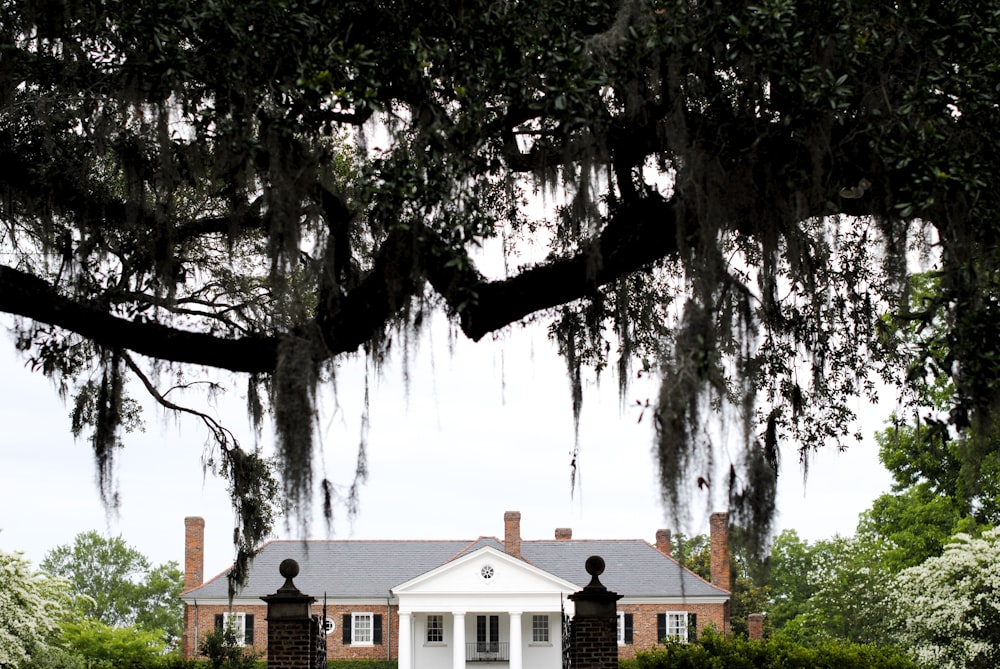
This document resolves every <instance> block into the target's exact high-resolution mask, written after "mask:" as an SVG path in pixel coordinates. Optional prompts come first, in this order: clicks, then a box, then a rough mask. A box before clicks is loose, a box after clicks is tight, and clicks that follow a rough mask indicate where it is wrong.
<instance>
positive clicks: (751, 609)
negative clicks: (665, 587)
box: [671, 533, 770, 636]
mask: <svg viewBox="0 0 1000 669" xmlns="http://www.w3.org/2000/svg"><path fill="white" fill-rule="evenodd" d="M729 546H730V553H729V570H730V576H731V583H732V590H731V591H732V595H733V597H732V600H731V608H730V614H729V623H730V627H731V630H732V632H733V633H734V634H740V635H743V636H746V634H747V616H748V615H750V614H751V613H760V612H762V611H765V610H766V609H767V608H768V604H769V592H770V588H769V586H767V585H766V584H762V583H761V581H762V578H761V574H762V573H763V569H762V565H761V564H760V562H759V560H758V559H757V557H756V555H755V553H754V551H752V550H749V549H748V547H747V545H746V544H745V542H742V541H740V537H739V534H737V533H734V535H733V536H730V544H729ZM671 555H672V556H673V557H674V559H676V560H677V561H678V562H680V563H681V564H682V565H684V566H685V567H687V568H688V569H690V570H691V571H693V572H694V573H696V574H698V576H701V577H702V578H703V579H705V580H706V581H711V580H712V546H711V539H710V538H709V537H708V536H707V535H704V534H696V535H695V536H693V537H690V538H689V537H686V536H685V535H683V534H677V535H674V536H673V537H671Z"/></svg>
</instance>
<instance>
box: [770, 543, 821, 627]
mask: <svg viewBox="0 0 1000 669" xmlns="http://www.w3.org/2000/svg"><path fill="white" fill-rule="evenodd" d="M816 552H817V549H816V547H814V546H812V545H810V544H809V542H808V541H805V540H803V539H801V538H800V537H799V535H798V532H796V531H795V530H784V531H783V532H781V533H780V534H778V536H777V537H775V540H774V544H773V546H772V547H771V556H770V560H769V565H768V566H769V570H768V582H769V584H770V586H771V598H772V602H771V606H770V608H769V611H768V622H769V623H770V624H771V626H773V627H774V628H776V629H779V628H781V627H784V626H785V624H786V623H788V621H790V620H792V619H793V618H795V617H796V616H798V615H800V614H802V613H804V612H805V610H806V606H807V603H808V601H809V599H810V598H811V597H812V596H813V594H815V592H816V589H817V586H816V580H815V574H816V570H817V563H818V558H817V556H816Z"/></svg>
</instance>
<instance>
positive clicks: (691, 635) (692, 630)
mask: <svg viewBox="0 0 1000 669" xmlns="http://www.w3.org/2000/svg"><path fill="white" fill-rule="evenodd" d="M697 640H698V614H697V613H689V614H688V641H697Z"/></svg>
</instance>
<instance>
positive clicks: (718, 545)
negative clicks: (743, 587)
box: [708, 513, 732, 591]
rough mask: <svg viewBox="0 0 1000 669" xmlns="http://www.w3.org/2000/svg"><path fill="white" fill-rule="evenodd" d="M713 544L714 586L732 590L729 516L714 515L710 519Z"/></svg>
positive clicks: (711, 541)
mask: <svg viewBox="0 0 1000 669" xmlns="http://www.w3.org/2000/svg"><path fill="white" fill-rule="evenodd" d="M708 526H709V541H710V544H711V570H712V585H715V586H718V587H720V588H722V589H723V590H730V591H731V590H732V588H731V587H730V582H729V514H728V513H713V514H712V515H711V516H710V517H709V519H708Z"/></svg>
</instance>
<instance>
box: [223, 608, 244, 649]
mask: <svg viewBox="0 0 1000 669" xmlns="http://www.w3.org/2000/svg"><path fill="white" fill-rule="evenodd" d="M222 629H223V630H229V629H231V630H233V633H234V634H235V635H236V643H237V644H238V645H240V646H245V645H246V637H247V614H246V613H244V612H243V611H225V612H223V614H222Z"/></svg>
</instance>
